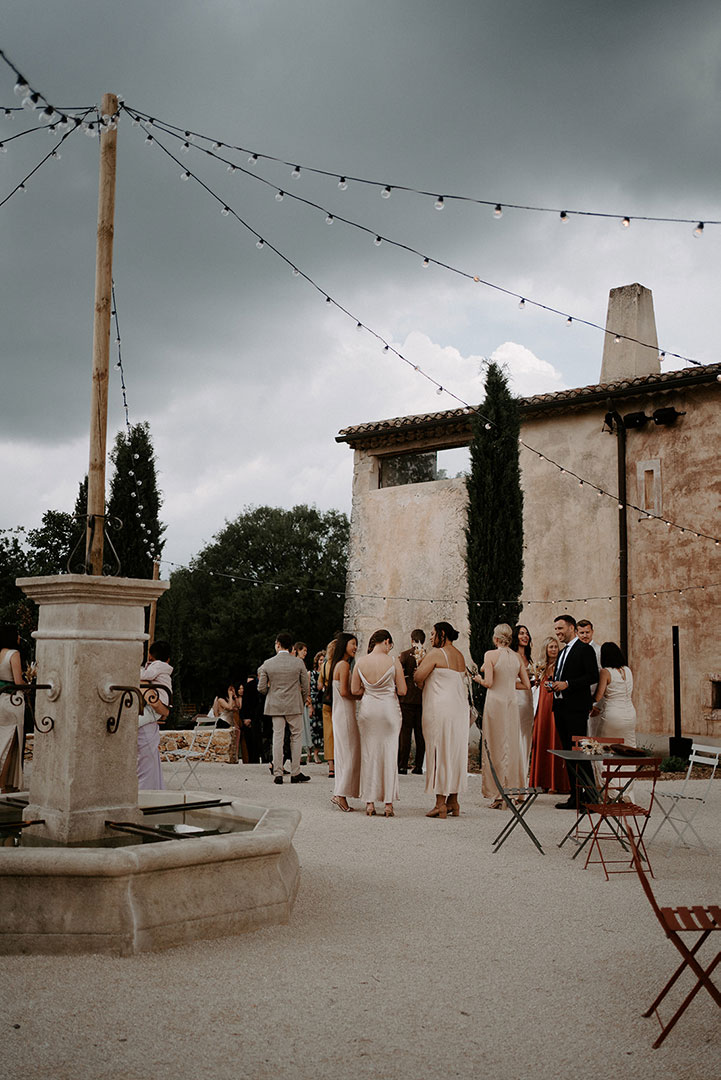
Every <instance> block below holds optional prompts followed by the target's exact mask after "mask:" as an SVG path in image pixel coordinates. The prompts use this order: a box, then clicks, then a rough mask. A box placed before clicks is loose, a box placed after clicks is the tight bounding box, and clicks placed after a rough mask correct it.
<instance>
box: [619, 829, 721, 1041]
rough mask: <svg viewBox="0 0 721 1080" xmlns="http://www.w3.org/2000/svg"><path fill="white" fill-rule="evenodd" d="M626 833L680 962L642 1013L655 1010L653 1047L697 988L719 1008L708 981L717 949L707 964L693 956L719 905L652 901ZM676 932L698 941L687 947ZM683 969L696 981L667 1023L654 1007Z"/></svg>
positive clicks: (715, 924) (719, 998)
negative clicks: (656, 1029) (658, 1030)
mask: <svg viewBox="0 0 721 1080" xmlns="http://www.w3.org/2000/svg"><path fill="white" fill-rule="evenodd" d="M626 834H627V836H628V844H629V848H630V850H631V857H632V862H633V867H634V869H635V871H636V873H637V874H638V878H639V881H640V882H641V884H642V886H643V891H644V892H645V893H646V896H647V897H648V902H649V903H650V905H651V907H652V908H653V911H654V914H655V916H656V918H657V919H658V921H659V922H660V923H661V927H662V928H663V932H664V934H665V935H666V937H667V938H668V939H669V941H671V942H673V944H674V945H675V946H676V948H677V949H678V951H679V952H680V953H681V956H682V957H683V959H682V961H681V963H680V964H679V966H678V967H677V968H676V970H675V971H674V973H673V975H672V976H671V978H670V979H669V980H668V982H667V983H666V985H665V986H664V988H663V990H662V991H661V992H660V994H658V995H657V996H656V998H655V999H654V1001H652V1002H651V1004H650V1005H649V1007H648V1009H646V1012H645V1013H644V1014H643V1015H644V1016H650V1015H651V1013H656V1017H657V1019H658V1022H659V1024H660V1025H661V1034H660V1035H659V1036H658V1038H657V1039H656V1041H655V1042H654V1044H653V1048H654V1050H655V1049H656V1048H657V1047H659V1046H660V1045H661V1043H662V1042H663V1041H664V1039H665V1038H666V1036H667V1035H668V1033H669V1031H670V1030H671V1028H672V1027H674V1025H675V1024H676V1021H677V1020H678V1019H679V1018H680V1017H681V1016H682V1015H683V1014H684V1013H685V1011H686V1009H687V1008H688V1007H689V1005H690V1004H691V1002H692V1001H693V999H694V998H695V997H696V994H697V993H698V992H699V990H700V989H701V987H702V986H703V987H705V988H706V990H708V992H709V994H710V995H711V997H712V998H713V1000H714V1001H715V1002H716V1004H717V1005H718V1006H719V1008H721V992H720V991H719V989H718V987H717V986H715V985H714V983H713V982H712V981H711V975H712V973H713V971H714V969H715V968H716V967H717V966H718V964H719V962H721V949H719V951H718V952H717V953H716V956H715V957H714V958H713V960H712V961H711V963H710V964H707V966H706V967H705V968H703V967H702V966H701V964H700V963H699V962H698V960H697V959H696V954H697V953H698V951H699V949H700V948H701V946H702V945H703V943H704V942H705V941H706V939H707V938H708V936H709V935H710V934H712V933H713V932H714V930H721V906H720V905H719V904H709V905H708V906H707V907H702V906H701V905H694V906H692V907H675V908H674V907H659V905H658V903H657V902H656V897H655V896H654V895H653V891H652V889H651V883H650V882H649V880H648V877H647V876H646V871H645V870H644V868H643V866H642V864H641V858H640V855H639V850H638V847H637V846H636V842H635V839H634V836H633V832H632V830H631V829H630V828H628V827H627V828H626ZM680 934H696V935H697V937H698V940H697V941H696V943H695V945H694V946H693V948H689V946H688V945H687V944H686V942H685V941H684V940H683V939H682V938H681V937H680V936H679V935H680ZM686 968H690V969H691V971H693V973H694V975H695V976H696V982H695V983H694V985H693V986H692V988H691V989H690V990H689V992H688V993H687V994H686V997H685V998H684V999H683V1001H682V1002H681V1004H680V1005H679V1007H678V1008H677V1009H676V1012H675V1013H674V1014H673V1016H672V1017H671V1019H670V1020H669V1021H668V1023H667V1024H664V1023H663V1021H662V1020H661V1017H660V1016H659V1015H658V1006H659V1005H660V1004H661V1002H662V1001H663V999H664V998H665V997H666V994H667V993H668V992H669V990H670V989H671V987H672V986H673V985H674V984H675V983H676V981H677V980H678V979H679V978H680V976H681V975H682V974H683V972H684V971H685V970H686Z"/></svg>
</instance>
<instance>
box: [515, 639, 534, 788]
mask: <svg viewBox="0 0 721 1080" xmlns="http://www.w3.org/2000/svg"><path fill="white" fill-rule="evenodd" d="M531 645H532V641H531V633H530V631H529V629H528V627H527V626H524V625H523V624H522V623H519V624H518V626H516V627H515V629H514V631H513V638H512V640H511V649H512V650H513V652H515V653H517V655H518V656H519V657H520V659H521V666H522V667H525V669H526V671H527V673H528V681H529V683H530V687H529V688H528V689H526V687H525V686H524V685H523V683H522V682H521V680H520V678H518V679H516V699H517V701H518V719H519V723H520V732H521V758H522V761H523V774H524V776H525V777H528V764H529V761H530V759H531V740H532V738H533V684H534V674H533V656H532V655H531ZM524 783H525V780H524Z"/></svg>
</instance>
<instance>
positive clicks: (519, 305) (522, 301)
mask: <svg viewBox="0 0 721 1080" xmlns="http://www.w3.org/2000/svg"><path fill="white" fill-rule="evenodd" d="M518 307H519V309H520V310H521V311H523V310H524V309H525V307H526V301H525V300H524V299H523V297H521V299H520V300H519V301H518Z"/></svg>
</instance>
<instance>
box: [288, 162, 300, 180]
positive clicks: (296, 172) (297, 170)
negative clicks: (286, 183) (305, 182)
mask: <svg viewBox="0 0 721 1080" xmlns="http://www.w3.org/2000/svg"><path fill="white" fill-rule="evenodd" d="M290 175H291V176H292V177H293V179H294V180H297V179H298V177H299V176H300V165H296V166H295V167H294V168H293V169H292V170H291V173H290Z"/></svg>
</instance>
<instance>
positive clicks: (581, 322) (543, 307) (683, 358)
mask: <svg viewBox="0 0 721 1080" xmlns="http://www.w3.org/2000/svg"><path fill="white" fill-rule="evenodd" d="M127 111H129V112H130V114H131V115H134V113H133V111H131V110H129V109H128V110H127ZM137 115H142V114H140V113H138V114H137ZM164 130H165V133H166V134H168V135H171V136H173V137H175V138H180V136H179V135H177V134H176V133H175V132H174V131H173V130H172V125H169V126H167V127H166V128H165V129H164ZM156 142H157V140H156ZM224 145H226V144H224ZM164 149H165V150H166V153H168V154H169V156H171V157H173V155H172V154H170V151H169V150H167V148H165V147H164ZM198 149H202V150H203V152H204V153H207V154H209V155H210V156H215V155H213V154H212V152H211V151H210V150H207V149H204V148H202V147H199V148H198ZM218 160H220V161H225V159H223V158H219V159H218ZM272 160H275V159H272ZM298 168H299V166H298ZM241 171H244V170H241ZM311 171H316V172H317V171H319V170H311ZM246 175H248V176H251V175H252V176H253V177H254V178H255V179H256V180H258V181H260V182H261V183H264V184H268V185H270V181H268V180H266V179H265V178H263V177H260V176H257V175H256V174H251V173H246ZM196 179H197V177H196ZM270 186H272V185H270ZM208 190H210V189H208ZM388 190H390V188H388ZM285 194H287V193H285ZM289 197H291V198H293V199H297V200H298V201H300V202H302V203H304V204H305V205H307V206H311V207H314V208H315V209H318V210H321V209H322V207H320V206H319V205H318V204H317V203H314V202H313V201H311V200H309V199H304V198H301V197H300V196H297V195H290V196H289ZM498 205H500V204H498ZM574 212H575V211H574ZM323 213H324V215H325V219H326V222H327V223H328V224H332V223H333V221H335V220H336V219H337V220H339V221H341V222H343V223H344V224H346V225H349V226H351V227H353V228H356V229H360V230H361V231H363V232H369V233H371V234H372V235H374V236H375V235H381V239H382V241H385V242H386V243H388V244H390V245H392V246H394V247H398V248H401V249H403V250H405V251H408V252H411V253H413V254H416V255H418V256H419V257H421V258H424V257H423V256H422V253H421V252H419V251H416V250H415V249H414V248H412V247H410V246H409V245H407V244H402V243H400V242H398V241H395V240H392V239H390V238H389V237H387V236H382V234H375V233H372V230H370V229H369V228H368V227H366V226H363V225H360V224H359V223H358V222H355V221H352V220H351V219H349V218H346V217H342V216H341V217H339V216H338V215H334V214H332V213H330V212H329V211H326V210H323ZM329 218H330V219H332V220H329ZM433 261H434V262H436V264H437V265H438V266H441V267H443V268H444V269H446V270H448V271H450V272H452V273H455V274H458V275H459V276H461V277H465V278H467V279H470V280H473V281H474V282H475V283H476V284H482V285H484V286H485V287H486V288H491V289H493V290H495V291H497V292H500V293H502V294H504V295H507V296H510V297H515V298H517V299H519V300H521V299H522V300H523V301H524V303H523V306H524V307H525V306H526V305H530V306H533V307H536V308H539V309H540V310H543V311H547V312H549V313H551V314H556V315H560V316H562V317H563V319H564V320H565V322H566V324H567V325H569V326H570V325H572V324H573V322H574V321H575V322H577V323H578V324H579V325H583V326H589V327H591V328H593V329H596V330H600V331H602V332H603V333H606V334H607V333H609V331H608V330H606V328H605V327H603V326H601V325H599V324H598V323H594V322H591V321H590V320H588V319H579V318H578V317H574V316H572V315H570V314H569V313H568V312H562V311H560V310H559V309H557V308H554V307H551V306H550V305H548V304H544V303H542V302H540V301H536V300H528V299H527V298H524V297H521V296H520V294H519V293H515V292H514V291H513V290H511V289H506V288H505V287H503V286H501V285H498V284H496V283H494V282H491V281H486V280H484V279H482V278H480V277H479V276H477V275H471V274H469V273H468V272H467V271H463V270H460V269H458V268H457V267H454V266H451V265H450V264H448V263H444V262H441V261H439V260H433ZM429 262H430V260H429ZM423 265H424V266H425V265H426V264H425V262H424V263H423ZM519 306H521V305H520V304H519ZM569 320H570V321H569ZM615 336H616V337H617V338H618V339H619V341H621V340H623V341H628V342H631V343H633V344H638V345H643V346H646V347H648V348H651V347H655V346H651V345H650V344H649V343H648V342H645V341H641V340H640V339H638V338H634V337H631V336H630V335H615ZM664 355H666V354H664ZM668 356H669V357H673V358H676V359H678V360H681V361H684V362H686V363H690V364H695V365H697V366H703V365H702V364H701V362H700V361H698V360H695V359H693V358H692V357H689V356H686V355H684V354H682V353H676V352H668Z"/></svg>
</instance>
